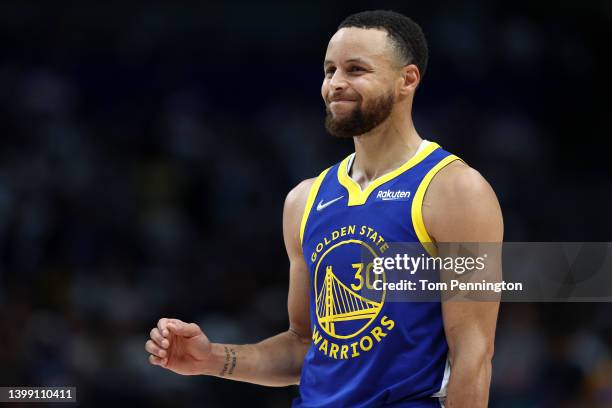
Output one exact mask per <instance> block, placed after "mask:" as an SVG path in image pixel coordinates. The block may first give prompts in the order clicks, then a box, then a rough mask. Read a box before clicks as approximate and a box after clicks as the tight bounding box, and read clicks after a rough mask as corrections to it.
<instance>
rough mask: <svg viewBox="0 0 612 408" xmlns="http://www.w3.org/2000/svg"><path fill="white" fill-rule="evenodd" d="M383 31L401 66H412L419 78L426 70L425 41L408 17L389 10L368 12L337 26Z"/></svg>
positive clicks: (360, 13) (421, 32) (420, 31)
mask: <svg viewBox="0 0 612 408" xmlns="http://www.w3.org/2000/svg"><path fill="white" fill-rule="evenodd" d="M346 27H357V28H377V29H381V30H385V31H386V32H387V35H388V36H389V37H390V39H391V40H392V41H393V43H394V44H393V45H394V46H395V48H396V50H397V51H398V54H399V57H400V59H401V63H402V64H403V65H408V64H414V65H416V66H417V68H419V72H420V74H421V77H422V76H423V75H425V70H426V69H427V59H428V56H429V52H428V50H427V41H426V40H425V34H423V30H422V29H421V27H420V26H419V25H418V24H417V23H415V22H414V21H413V20H412V19H410V18H409V17H406V16H405V15H403V14H400V13H397V12H395V11H391V10H370V11H362V12H359V13H355V14H351V15H350V16H348V17H347V18H345V19H344V21H342V22H341V23H340V25H339V26H338V30H340V29H341V28H346Z"/></svg>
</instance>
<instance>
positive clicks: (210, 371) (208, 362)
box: [200, 343, 227, 376]
mask: <svg viewBox="0 0 612 408" xmlns="http://www.w3.org/2000/svg"><path fill="white" fill-rule="evenodd" d="M226 347H227V345H225V344H220V343H211V345H210V353H209V355H208V358H206V359H205V360H202V362H201V365H202V366H201V369H200V371H201V374H203V375H214V376H219V374H220V373H221V372H222V371H223V367H224V365H225V360H226V355H227V353H226V351H225V348H226Z"/></svg>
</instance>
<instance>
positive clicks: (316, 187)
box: [300, 167, 331, 243]
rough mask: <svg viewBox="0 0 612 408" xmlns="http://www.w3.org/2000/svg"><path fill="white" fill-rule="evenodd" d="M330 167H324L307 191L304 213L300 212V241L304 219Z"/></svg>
mask: <svg viewBox="0 0 612 408" xmlns="http://www.w3.org/2000/svg"><path fill="white" fill-rule="evenodd" d="M330 168H331V167H328V168H326V169H325V170H323V171H322V172H321V174H319V176H318V177H317V178H316V179H315V181H314V182H313V183H312V186H310V191H309V192H308V198H307V199H306V206H305V207H304V213H303V214H302V223H301V224H300V243H303V241H304V231H305V230H306V221H307V220H308V215H310V210H312V205H313V204H314V200H315V198H316V197H317V193H318V192H319V187H321V183H322V182H323V179H324V178H325V175H326V174H327V172H328V171H329V169H330Z"/></svg>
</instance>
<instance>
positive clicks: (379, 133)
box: [350, 111, 423, 188]
mask: <svg viewBox="0 0 612 408" xmlns="http://www.w3.org/2000/svg"><path fill="white" fill-rule="evenodd" d="M394 113H395V112H393V113H392V114H391V115H389V117H388V118H387V120H386V121H384V122H383V123H381V124H380V125H379V126H377V127H376V128H374V129H372V130H371V131H370V132H368V133H364V134H363V135H359V136H355V137H353V141H354V143H355V160H354V162H353V166H352V169H351V174H350V176H351V178H352V179H353V180H355V181H356V182H357V183H358V184H359V185H360V186H361V188H365V187H366V186H367V185H368V184H369V183H370V182H371V181H372V180H374V179H376V178H378V177H380V176H382V175H384V174H386V173H389V172H390V171H392V170H395V169H396V168H398V167H399V166H401V165H402V164H404V163H405V162H406V161H408V159H410V158H411V157H412V156H414V154H415V153H416V151H417V149H418V147H419V144H420V143H421V142H422V140H423V139H421V137H420V136H419V134H418V133H417V131H416V129H415V128H414V124H413V122H412V118H411V117H410V115H406V113H405V111H404V113H403V115H402V116H403V117H394V116H397V115H394Z"/></svg>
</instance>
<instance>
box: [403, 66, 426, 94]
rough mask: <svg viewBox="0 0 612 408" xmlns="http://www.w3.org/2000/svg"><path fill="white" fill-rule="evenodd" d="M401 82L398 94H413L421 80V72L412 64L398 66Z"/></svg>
mask: <svg viewBox="0 0 612 408" xmlns="http://www.w3.org/2000/svg"><path fill="white" fill-rule="evenodd" d="M400 74H401V84H400V94H402V95H414V92H415V90H416V88H417V86H419V83H420V82H421V73H420V72H419V68H417V66H416V65H414V64H409V65H405V66H403V67H402V68H400Z"/></svg>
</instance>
